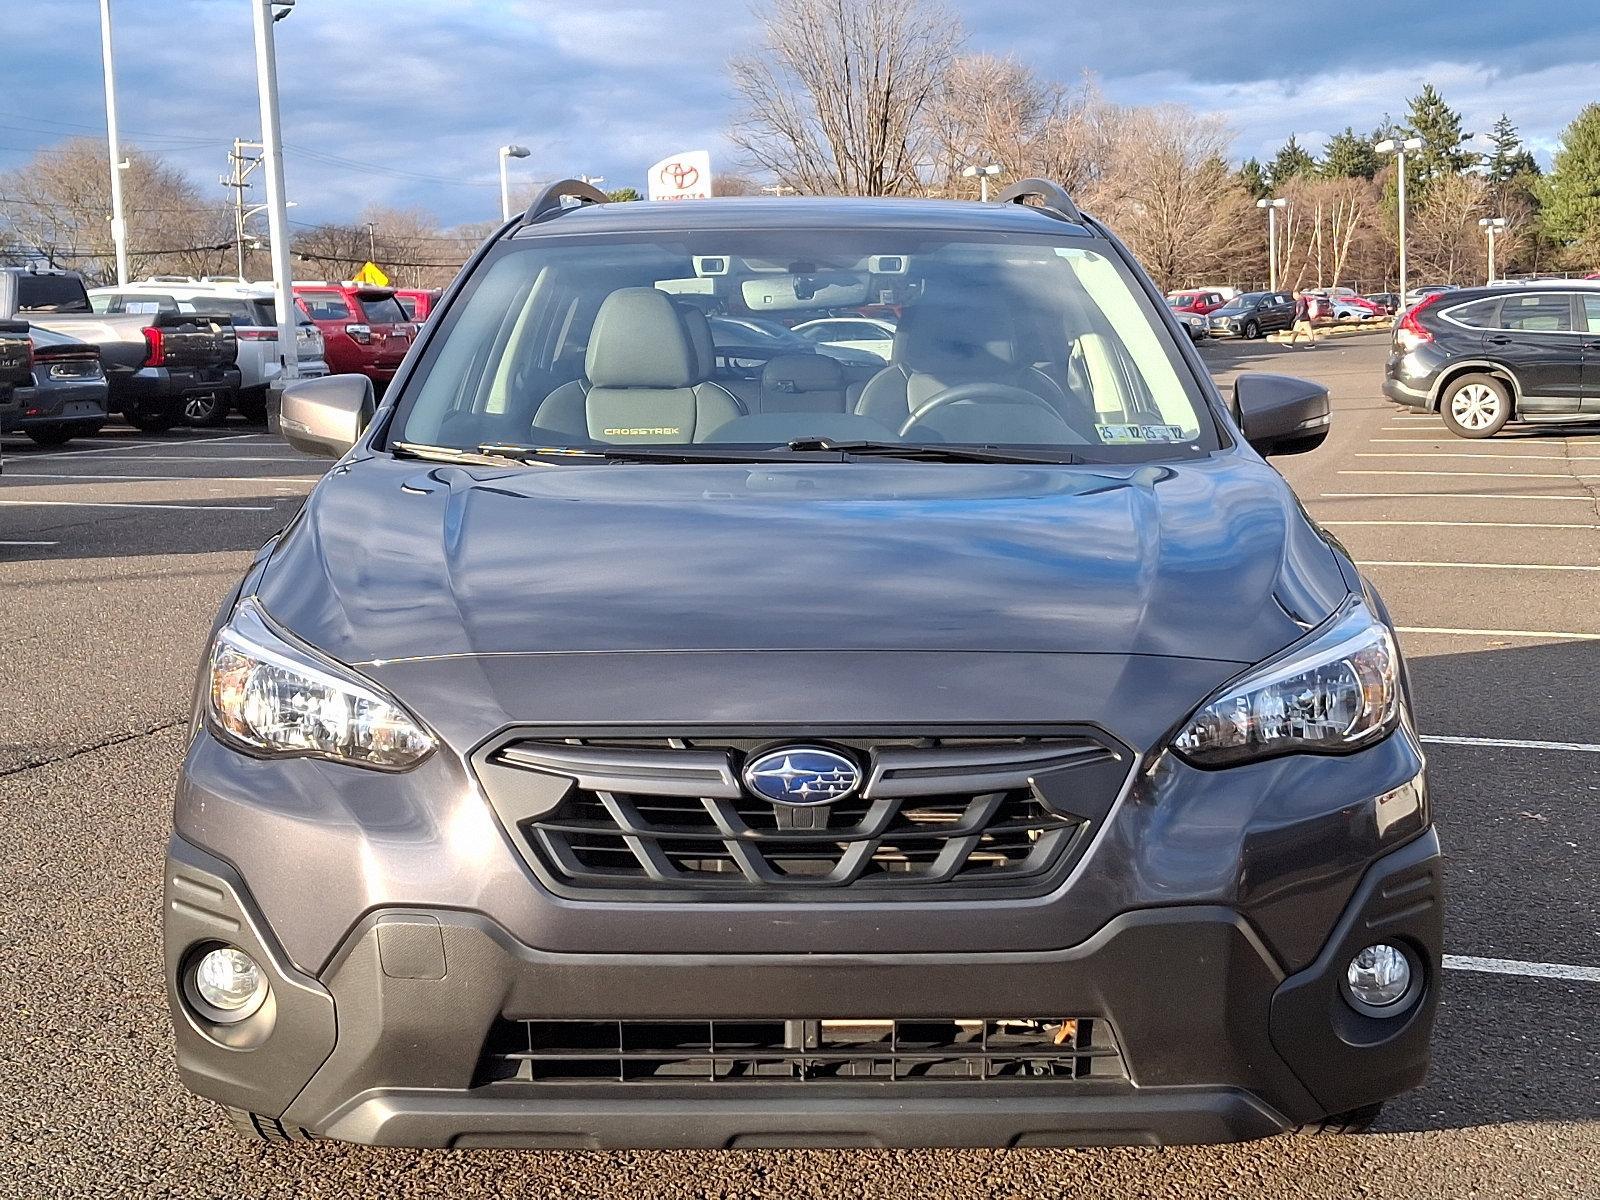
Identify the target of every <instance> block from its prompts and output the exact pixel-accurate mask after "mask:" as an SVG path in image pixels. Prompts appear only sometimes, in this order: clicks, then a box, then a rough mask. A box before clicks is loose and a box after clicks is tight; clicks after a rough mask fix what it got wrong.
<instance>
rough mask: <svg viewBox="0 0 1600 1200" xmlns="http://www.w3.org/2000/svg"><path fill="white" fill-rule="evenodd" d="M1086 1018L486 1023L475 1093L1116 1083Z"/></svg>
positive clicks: (1116, 1063)
mask: <svg viewBox="0 0 1600 1200" xmlns="http://www.w3.org/2000/svg"><path fill="white" fill-rule="evenodd" d="M1126 1077H1127V1072H1126V1069H1125V1068H1124V1066H1123V1061H1122V1055H1121V1051H1120V1050H1119V1048H1118V1046H1117V1042H1116V1039H1115V1037H1114V1036H1113V1035H1112V1032H1111V1027H1110V1026H1109V1025H1108V1024H1107V1023H1106V1022H1104V1021H1102V1020H1098V1019H1092V1018H1070V1017H1069V1018H1061V1017H1053V1018H1022V1017H1007V1018H993V1017H991V1018H976V1017H975V1018H969V1019H956V1018H937V1019H936V1018H919V1019H917V1020H890V1019H884V1020H859V1021H832V1020H788V1021H770V1020H769V1021H740V1020H727V1021H708V1020H701V1021H687V1020H686V1021H609V1020H608V1021H525V1020H524V1021H515V1020H502V1021H499V1022H497V1023H496V1025H495V1027H494V1030H493V1032H492V1033H491V1035H490V1039H489V1042H488V1045H487V1046H486V1048H485V1052H484V1055H483V1058H482V1059H481V1061H480V1062H479V1066H478V1073H477V1079H476V1080H475V1082H476V1083H477V1084H488V1083H503V1082H513V1081H514V1082H518V1083H530V1084H559V1083H601V1082H611V1083H649V1082H654V1083H722V1082H735V1083H738V1082H743V1083H771V1084H776V1083H791V1084H800V1083H815V1082H838V1083H848V1082H853V1081H878V1082H895V1083H914V1082H928V1083H938V1082H966V1081H975V1080H1014V1081H1040V1080H1053V1081H1057V1082H1060V1081H1064V1080H1081V1079H1090V1078H1093V1079H1099V1080H1115V1079H1125V1078H1126Z"/></svg>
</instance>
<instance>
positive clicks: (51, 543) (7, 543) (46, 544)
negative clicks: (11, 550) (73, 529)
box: [0, 541, 61, 546]
mask: <svg viewBox="0 0 1600 1200" xmlns="http://www.w3.org/2000/svg"><path fill="white" fill-rule="evenodd" d="M59 545H61V543H60V542H9V541H8V542H0V546H59Z"/></svg>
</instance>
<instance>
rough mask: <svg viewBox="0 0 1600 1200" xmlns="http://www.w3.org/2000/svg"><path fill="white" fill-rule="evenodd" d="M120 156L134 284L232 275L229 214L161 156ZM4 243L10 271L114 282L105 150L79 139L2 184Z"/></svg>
mask: <svg viewBox="0 0 1600 1200" xmlns="http://www.w3.org/2000/svg"><path fill="white" fill-rule="evenodd" d="M123 151H124V155H125V157H126V158H127V159H128V163H129V166H128V168H127V170H126V172H125V173H124V175H123V195H124V208H125V211H126V214H127V221H128V245H129V265H130V267H131V269H132V271H133V274H134V275H135V276H141V275H148V274H173V275H204V274H215V273H217V272H219V271H222V270H224V269H228V270H230V271H231V269H232V268H231V266H229V264H230V263H231V261H232V254H233V221H232V219H231V216H230V215H229V213H228V210H227V207H226V206H225V205H224V204H222V203H220V202H209V201H206V200H204V199H202V198H201V195H200V191H199V189H198V188H197V187H196V186H195V184H194V183H193V182H192V181H191V180H190V179H189V178H188V177H187V176H185V175H184V174H183V173H182V172H180V171H178V170H176V169H175V168H173V167H170V166H168V165H167V164H166V163H165V162H164V161H163V160H162V159H161V158H160V157H159V156H157V155H154V154H148V153H145V152H144V151H141V150H139V149H138V148H137V147H134V146H124V147H123ZM0 241H4V242H5V243H6V244H7V247H8V248H7V251H6V253H7V255H8V256H9V257H10V258H11V259H12V260H13V261H33V262H40V261H42V262H43V263H45V264H46V265H49V266H54V267H62V268H69V269H72V270H78V271H81V272H83V274H84V276H85V278H86V279H87V280H88V281H89V282H90V283H91V284H97V283H103V282H106V281H109V280H111V279H113V278H114V261H115V256H114V254H113V251H112V243H111V183H110V180H109V178H108V177H107V170H106V159H105V144H104V143H103V142H100V141H99V140H97V139H94V138H73V139H70V140H68V141H65V142H63V143H61V144H60V145H58V146H53V147H49V148H47V149H44V150H41V151H39V152H38V153H37V154H35V155H34V156H33V158H32V159H30V160H29V161H28V162H27V163H26V164H25V165H24V166H22V167H20V168H18V169H17V170H14V171H8V172H6V173H5V174H4V175H0Z"/></svg>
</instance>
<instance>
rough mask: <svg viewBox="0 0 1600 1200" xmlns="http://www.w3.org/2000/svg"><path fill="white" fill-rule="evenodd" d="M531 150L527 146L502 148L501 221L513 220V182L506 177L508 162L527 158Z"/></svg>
mask: <svg viewBox="0 0 1600 1200" xmlns="http://www.w3.org/2000/svg"><path fill="white" fill-rule="evenodd" d="M528 154H529V150H528V148H527V147H526V146H501V147H500V219H501V220H502V221H509V220H511V180H510V178H509V177H508V176H507V175H506V160H507V159H511V158H527V157H528Z"/></svg>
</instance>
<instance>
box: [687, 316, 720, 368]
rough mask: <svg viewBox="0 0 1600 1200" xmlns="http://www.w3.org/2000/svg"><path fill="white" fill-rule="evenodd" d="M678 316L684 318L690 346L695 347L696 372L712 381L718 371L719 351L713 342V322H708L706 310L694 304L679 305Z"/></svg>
mask: <svg viewBox="0 0 1600 1200" xmlns="http://www.w3.org/2000/svg"><path fill="white" fill-rule="evenodd" d="M678 315H679V316H681V317H682V318H683V327H684V328H685V329H687V330H688V331H689V344H690V345H691V346H693V347H694V357H695V362H696V363H697V364H698V365H697V366H696V368H695V369H696V370H698V371H699V372H700V378H701V379H710V378H711V376H712V375H714V374H715V373H716V370H717V350H716V346H715V345H714V344H713V343H712V341H711V322H710V321H708V320H706V314H705V310H704V309H701V308H699V307H697V306H696V305H693V304H683V303H680V304H679V305H678Z"/></svg>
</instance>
